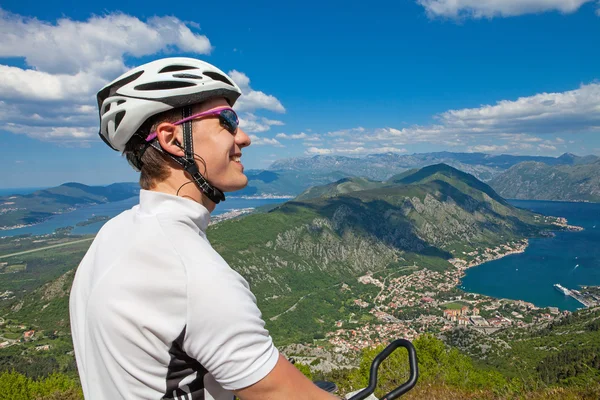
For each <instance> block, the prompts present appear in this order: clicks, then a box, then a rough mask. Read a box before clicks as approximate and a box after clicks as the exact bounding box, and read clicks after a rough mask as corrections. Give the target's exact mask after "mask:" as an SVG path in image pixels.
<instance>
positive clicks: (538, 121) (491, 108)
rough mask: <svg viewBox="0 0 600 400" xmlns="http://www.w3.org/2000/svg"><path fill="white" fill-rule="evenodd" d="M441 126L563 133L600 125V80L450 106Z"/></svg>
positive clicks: (478, 130)
mask: <svg viewBox="0 0 600 400" xmlns="http://www.w3.org/2000/svg"><path fill="white" fill-rule="evenodd" d="M438 120H439V121H440V122H441V123H442V125H443V130H444V131H448V130H453V131H459V130H460V131H462V132H465V133H474V134H481V133H528V134H544V133H562V132H579V131H586V130H598V129H600V84H598V83H591V84H588V85H581V86H580V87H579V89H575V90H570V91H567V92H562V93H540V94H536V95H534V96H529V97H521V98H519V99H517V100H514V101H510V100H502V101H499V102H497V103H496V104H495V105H485V106H481V107H479V108H465V109H462V110H450V111H447V112H445V113H442V114H440V115H439V116H438Z"/></svg>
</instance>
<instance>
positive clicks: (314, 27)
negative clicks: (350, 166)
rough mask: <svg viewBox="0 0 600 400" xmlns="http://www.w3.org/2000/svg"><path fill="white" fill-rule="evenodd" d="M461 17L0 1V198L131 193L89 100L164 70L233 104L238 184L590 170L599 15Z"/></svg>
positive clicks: (565, 8)
mask: <svg viewBox="0 0 600 400" xmlns="http://www.w3.org/2000/svg"><path fill="white" fill-rule="evenodd" d="M471 3H472V2H470V1H466V0H458V1H449V0H435V1H434V0H410V1H407V2H401V3H399V4H396V3H391V2H390V3H389V4H386V5H381V6H377V7H369V8H367V9H364V8H363V7H361V8H360V12H358V11H357V8H356V7H353V6H358V5H360V3H358V2H349V3H345V6H344V7H339V6H337V5H336V4H322V3H316V2H314V3H303V5H296V4H284V5H278V6H269V7H268V8H267V9H268V12H264V11H260V10H259V7H256V6H254V5H250V4H247V3H245V2H237V1H234V2H232V3H230V6H231V9H232V11H233V12H234V13H235V15H242V16H243V18H239V19H235V23H231V24H228V26H227V27H224V26H223V23H222V21H221V19H219V18H215V17H214V16H215V15H220V14H219V13H221V12H222V10H221V6H220V5H219V4H206V5H203V12H202V13H192V15H190V13H189V12H187V11H181V10H172V7H170V6H169V5H168V4H162V3H159V2H156V1H152V2H144V3H141V2H130V3H127V4H122V3H121V2H116V1H112V0H109V1H108V2H104V3H102V5H95V4H81V5H80V6H78V7H77V9H73V8H72V7H70V5H69V4H68V3H66V2H65V1H64V0H49V1H46V2H36V3H35V4H34V5H33V7H32V4H25V3H22V2H16V1H12V0H10V1H8V2H5V3H4V4H3V5H2V6H0V31H2V32H3V33H5V38H6V40H4V41H3V42H2V43H0V71H1V72H2V73H1V74H0V108H1V109H2V110H1V111H0V122H3V124H2V125H0V126H1V128H0V138H1V139H2V140H3V144H4V146H5V147H6V148H7V149H10V151H7V152H6V155H5V156H4V157H3V158H2V159H0V168H3V169H4V170H5V171H11V174H4V176H3V179H2V181H0V187H6V188H19V187H41V186H45V187H51V186H57V185H58V184H59V182H69V181H72V182H86V184H87V183H89V184H92V185H98V184H100V183H105V182H116V181H119V182H128V181H136V180H137V173H135V171H133V170H132V169H131V168H130V167H129V165H128V163H127V162H126V160H125V159H124V158H123V157H121V155H119V154H118V153H116V152H114V151H112V150H111V149H109V148H108V147H107V146H106V145H104V144H103V143H102V142H101V141H100V139H99V138H98V135H97V131H98V128H97V126H98V121H97V119H98V117H97V110H96V105H95V93H96V92H97V91H98V90H99V89H100V88H101V87H102V86H103V85H104V84H106V83H107V82H109V81H111V80H113V79H115V78H116V77H117V76H119V75H120V74H121V73H123V72H125V71H126V70H128V69H130V68H133V67H135V66H137V65H140V64H143V63H146V62H148V61H151V60H153V59H156V58H160V57H165V56H169V57H175V56H185V57H195V58H199V59H202V60H204V61H207V62H209V63H211V64H214V65H215V66H217V67H218V68H220V69H222V70H223V71H224V72H226V73H228V74H229V75H230V77H231V78H232V79H233V80H234V81H235V82H236V83H237V84H238V85H239V86H240V87H241V88H242V91H243V93H244V94H243V95H242V97H240V100H239V101H238V103H237V104H236V105H235V109H236V111H237V112H238V114H239V115H240V120H241V124H242V128H243V129H244V130H245V131H246V132H247V133H248V134H250V135H251V138H252V141H253V144H252V145H251V146H250V147H249V148H248V149H245V150H244V152H243V153H244V154H243V158H242V163H243V164H244V166H245V168H246V170H250V169H252V170H261V169H267V168H268V167H269V166H270V165H271V164H272V163H273V162H275V161H276V160H281V159H288V158H298V157H310V156H314V155H337V156H348V157H357V156H365V155H369V154H381V153H386V152H394V153H397V154H405V155H408V154H422V153H430V152H442V151H449V152H461V153H485V154H492V155H501V154H507V155H531V156H550V157H557V156H560V155H561V154H563V153H566V152H568V153H574V154H586V155H587V154H589V155H600V137H599V135H598V131H599V130H600V81H599V79H600V75H599V74H598V70H600V54H598V53H597V52H592V51H591V50H590V49H593V48H595V46H596V43H595V39H594V38H595V37H596V38H597V37H600V24H599V23H598V22H600V3H599V2H597V1H596V0H577V1H576V2H570V3H569V5H565V4H562V3H561V2H560V1H554V0H540V1H537V2H536V4H532V2H530V1H520V2H519V1H517V2H512V3H511V5H506V3H505V2H503V1H500V0H491V1H489V2H486V5H485V6H484V5H472V4H471ZM317 7H318V9H319V10H320V12H319V13H314V12H313V10H314V9H316V8H317ZM382 9H384V10H385V12H382ZM107 29H111V30H112V32H114V36H112V37H111V36H107V35H106V34H105V32H106V31H107ZM114 37H118V38H120V39H121V40H114ZM46 185H50V186H46Z"/></svg>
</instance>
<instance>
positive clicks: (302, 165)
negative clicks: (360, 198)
mask: <svg viewBox="0 0 600 400" xmlns="http://www.w3.org/2000/svg"><path fill="white" fill-rule="evenodd" d="M596 160H598V157H596V156H585V157H579V156H576V155H574V154H570V153H565V154H563V155H562V156H560V157H539V156H512V155H490V154H485V153H452V152H437V153H422V154H412V155H406V154H405V155H401V154H397V153H383V154H370V155H367V156H364V157H360V158H355V157H346V156H329V155H323V156H321V155H318V156H313V157H300V158H289V159H283V160H278V161H276V162H274V163H273V164H271V166H270V167H269V169H267V170H248V171H247V172H246V175H247V176H248V180H249V183H248V186H247V187H246V188H245V189H243V190H241V191H239V192H235V193H233V194H232V195H233V196H264V195H287V196H297V195H299V194H301V193H302V192H303V191H305V190H307V189H308V188H311V187H315V186H321V185H326V184H329V183H335V182H336V181H338V180H340V179H343V178H349V177H361V178H367V179H371V180H375V181H385V180H389V179H391V177H392V176H394V175H398V174H401V173H404V172H406V171H407V170H410V169H418V168H423V167H426V166H428V165H433V164H440V163H444V164H447V165H450V166H452V167H454V168H456V169H459V170H461V171H463V172H467V173H469V174H472V175H474V176H475V177H476V178H477V179H479V180H482V181H484V182H487V181H490V180H491V179H492V178H493V177H495V176H497V175H499V174H501V173H502V172H504V171H505V170H506V169H508V168H510V167H512V166H513V165H515V164H518V163H520V162H525V161H536V162H543V163H545V164H547V165H579V164H588V163H591V162H594V161H596Z"/></svg>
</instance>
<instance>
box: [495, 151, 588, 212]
mask: <svg viewBox="0 0 600 400" xmlns="http://www.w3.org/2000/svg"><path fill="white" fill-rule="evenodd" d="M490 185H491V186H492V187H493V188H494V189H495V190H496V191H497V192H498V193H499V194H500V195H501V196H503V197H505V198H511V199H524V200H564V201H594V202H598V201H600V161H597V160H596V161H594V162H592V163H578V164H576V165H558V166H551V165H547V164H543V163H539V162H524V163H520V164H517V165H515V166H513V167H512V168H510V169H508V170H507V171H506V172H504V173H502V174H500V175H498V176H497V177H495V178H494V179H493V180H492V181H491V182H490Z"/></svg>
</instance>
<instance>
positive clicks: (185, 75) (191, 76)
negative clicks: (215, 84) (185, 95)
mask: <svg viewBox="0 0 600 400" xmlns="http://www.w3.org/2000/svg"><path fill="white" fill-rule="evenodd" d="M173 78H187V79H202V77H201V76H198V75H194V74H173Z"/></svg>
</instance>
